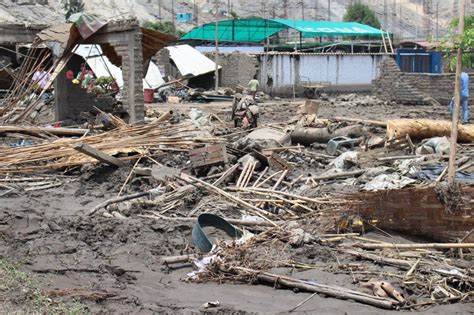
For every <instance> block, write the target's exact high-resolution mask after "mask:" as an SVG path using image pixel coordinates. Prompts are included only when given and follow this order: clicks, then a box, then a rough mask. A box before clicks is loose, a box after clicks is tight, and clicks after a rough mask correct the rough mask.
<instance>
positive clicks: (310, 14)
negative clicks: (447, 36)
mask: <svg viewBox="0 0 474 315" xmlns="http://www.w3.org/2000/svg"><path fill="white" fill-rule="evenodd" d="M83 1H84V5H85V11H86V12H88V13H93V14H95V15H98V16H101V17H103V18H105V19H119V18H123V17H131V16H136V17H137V18H138V19H139V20H140V21H156V20H159V19H160V17H161V18H162V19H163V20H171V17H172V14H171V12H172V7H173V2H174V11H175V13H185V12H189V13H192V12H193V0H108V1H102V0H83ZM194 1H195V2H196V3H197V5H198V7H199V14H198V17H199V23H204V22H210V21H212V20H213V5H212V2H213V1H212V0H194ZM285 2H286V3H287V6H286V10H285V9H284V8H285V6H284V3H285ZM351 2H352V1H351V0H336V1H334V0H331V1H330V3H331V20H333V21H341V20H342V17H343V15H344V13H345V11H346V7H347V5H349V4H350V3H351ZM362 2H365V3H366V4H368V5H370V6H371V7H372V8H373V9H374V10H375V11H376V12H377V15H378V17H379V19H380V21H381V22H382V23H383V22H384V20H385V19H384V5H383V4H384V0H363V1H362ZM160 3H161V5H160ZM328 3H329V1H327V0H303V1H301V0H299V1H296V0H286V1H285V0H266V1H255V0H227V1H225V0H221V11H230V10H229V5H230V9H231V10H233V11H234V12H236V13H237V14H238V15H239V16H241V17H245V16H250V15H259V16H265V17H285V16H286V17H287V18H295V19H301V18H302V17H303V16H304V18H305V19H315V18H317V19H324V20H326V19H327V18H328ZM387 3H388V6H387V11H386V12H387V19H386V21H387V27H386V29H388V30H389V31H391V32H394V33H395V34H396V35H400V34H402V35H403V37H415V36H416V37H418V38H425V37H426V33H427V32H426V24H424V23H423V16H424V13H423V6H422V4H423V0H402V1H387ZM394 4H395V5H394ZM400 9H401V11H400ZM432 10H433V12H436V1H433V5H432ZM400 12H401V15H400ZM439 12H440V14H439V17H440V18H439V21H440V25H441V27H440V33H441V34H442V33H443V31H444V26H445V25H446V24H447V22H448V21H449V19H450V18H451V16H452V1H450V0H448V1H439ZM431 16H432V19H431V24H432V25H433V26H432V29H433V34H434V33H435V26H434V25H435V22H436V20H435V16H436V15H435V14H434V13H433V14H432V15H431ZM400 17H401V18H400ZM63 20H64V10H63V8H62V5H61V0H0V23H14V22H20V23H46V24H54V23H57V22H60V21H63ZM177 24H178V28H180V29H182V30H185V31H187V30H190V29H191V28H192V27H194V26H195V23H177ZM401 30H402V31H401Z"/></svg>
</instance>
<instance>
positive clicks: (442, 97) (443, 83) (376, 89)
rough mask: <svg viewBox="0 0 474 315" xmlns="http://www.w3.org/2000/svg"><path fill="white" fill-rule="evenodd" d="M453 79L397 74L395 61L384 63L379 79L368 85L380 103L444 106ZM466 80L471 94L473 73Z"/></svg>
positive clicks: (437, 75)
mask: <svg viewBox="0 0 474 315" xmlns="http://www.w3.org/2000/svg"><path fill="white" fill-rule="evenodd" d="M454 76H455V75H454V74H452V73H447V74H431V73H407V72H401V71H400V68H399V67H398V65H397V63H396V62H395V60H393V59H387V60H384V61H383V63H382V65H381V69H380V76H379V77H378V78H377V79H375V80H374V81H373V82H372V83H373V88H372V92H373V93H374V94H375V95H376V96H377V97H379V98H381V99H383V100H386V101H393V102H397V103H400V104H412V105H418V104H421V105H426V104H433V103H434V102H439V103H440V104H447V103H449V101H450V99H451V97H452V96H453V93H454V84H453V82H454ZM470 78H471V80H470V90H471V91H474V73H471V74H470ZM472 95H473V94H472V93H471V99H472Z"/></svg>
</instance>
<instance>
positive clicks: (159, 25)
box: [143, 21, 185, 37]
mask: <svg viewBox="0 0 474 315" xmlns="http://www.w3.org/2000/svg"><path fill="white" fill-rule="evenodd" d="M143 26H144V27H146V28H150V29H153V30H156V31H160V32H163V33H166V34H171V35H176V36H178V37H181V36H183V35H184V34H185V32H183V31H182V30H177V29H175V26H174V25H173V22H170V21H165V22H150V21H148V22H145V23H144V24H143Z"/></svg>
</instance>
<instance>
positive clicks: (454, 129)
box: [448, 0, 466, 186]
mask: <svg viewBox="0 0 474 315" xmlns="http://www.w3.org/2000/svg"><path fill="white" fill-rule="evenodd" d="M465 11H466V0H461V10H460V14H459V34H462V33H464V15H465ZM461 69H462V48H461V46H459V48H458V53H457V64H456V81H455V84H454V111H453V122H452V125H451V139H450V147H449V167H448V183H449V185H451V186H452V185H454V178H455V176H456V164H455V162H456V144H457V139H458V122H459V106H460V103H461V85H460V82H459V80H460V77H461Z"/></svg>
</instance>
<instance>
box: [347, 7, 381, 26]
mask: <svg viewBox="0 0 474 315" xmlns="http://www.w3.org/2000/svg"><path fill="white" fill-rule="evenodd" d="M344 22H358V23H362V24H367V25H370V26H372V27H375V28H377V29H380V28H381V27H382V25H381V24H380V21H379V19H378V18H377V16H376V15H375V12H374V11H373V10H372V9H371V8H370V7H369V6H368V5H365V4H362V3H359V2H357V3H354V4H351V5H350V6H349V7H348V8H347V11H346V14H344Z"/></svg>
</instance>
